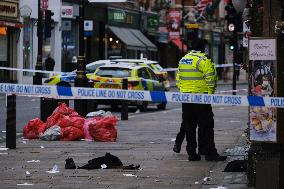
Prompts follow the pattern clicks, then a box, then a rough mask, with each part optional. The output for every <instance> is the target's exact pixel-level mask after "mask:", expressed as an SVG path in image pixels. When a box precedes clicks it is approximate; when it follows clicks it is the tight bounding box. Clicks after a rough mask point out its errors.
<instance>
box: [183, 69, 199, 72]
mask: <svg viewBox="0 0 284 189" xmlns="http://www.w3.org/2000/svg"><path fill="white" fill-rule="evenodd" d="M179 71H180V72H199V70H198V69H194V70H193V69H179Z"/></svg>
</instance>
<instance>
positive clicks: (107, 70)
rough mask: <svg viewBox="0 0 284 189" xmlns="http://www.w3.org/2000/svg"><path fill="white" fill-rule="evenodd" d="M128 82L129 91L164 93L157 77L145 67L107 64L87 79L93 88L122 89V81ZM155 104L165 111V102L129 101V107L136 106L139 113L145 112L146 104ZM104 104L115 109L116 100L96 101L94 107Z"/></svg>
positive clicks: (163, 88)
mask: <svg viewBox="0 0 284 189" xmlns="http://www.w3.org/2000/svg"><path fill="white" fill-rule="evenodd" d="M124 78H126V79H127V80H128V89H129V90H147V91H166V88H165V86H164V84H163V82H162V81H161V79H159V77H157V75H156V74H155V73H154V72H153V70H152V69H150V68H149V67H148V66H146V65H140V64H125V63H117V64H108V65H104V66H100V67H99V68H97V70H96V71H95V73H94V74H92V75H91V76H90V77H89V79H90V80H92V81H93V82H94V87H95V88H109V89H122V80H123V79H124ZM149 103H151V104H155V105H157V108H158V109H159V110H164V109H166V102H147V101H130V102H129V105H134V106H137V108H138V109H139V110H140V111H146V110H147V106H148V104H149ZM99 104H104V105H111V106H112V107H116V106H118V105H119V101H118V100H96V101H95V105H96V106H97V105H99Z"/></svg>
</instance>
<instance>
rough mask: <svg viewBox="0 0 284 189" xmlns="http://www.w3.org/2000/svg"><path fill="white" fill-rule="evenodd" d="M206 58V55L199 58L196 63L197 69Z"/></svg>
mask: <svg viewBox="0 0 284 189" xmlns="http://www.w3.org/2000/svg"><path fill="white" fill-rule="evenodd" d="M204 58H206V57H205V56H202V57H200V58H199V60H198V61H197V63H196V68H197V69H199V64H200V63H201V61H202V60H203V59H204Z"/></svg>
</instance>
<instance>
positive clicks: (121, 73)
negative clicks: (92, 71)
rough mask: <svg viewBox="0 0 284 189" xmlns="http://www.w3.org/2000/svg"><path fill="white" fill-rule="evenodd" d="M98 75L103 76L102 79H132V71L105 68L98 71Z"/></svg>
mask: <svg viewBox="0 0 284 189" xmlns="http://www.w3.org/2000/svg"><path fill="white" fill-rule="evenodd" d="M96 75H97V76H101V77H118V78H124V77H130V76H131V69H128V68H115V67H112V68H109V67H104V68H100V69H99V70H98V71H97V73H96Z"/></svg>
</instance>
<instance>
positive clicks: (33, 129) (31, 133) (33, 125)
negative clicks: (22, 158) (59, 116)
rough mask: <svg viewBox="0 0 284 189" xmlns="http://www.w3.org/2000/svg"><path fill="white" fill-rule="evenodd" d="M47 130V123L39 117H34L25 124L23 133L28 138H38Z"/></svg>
mask: <svg viewBox="0 0 284 189" xmlns="http://www.w3.org/2000/svg"><path fill="white" fill-rule="evenodd" d="M45 130H46V124H45V123H44V122H42V121H41V120H40V119H39V118H35V119H32V120H30V121H29V122H28V124H27V125H25V126H24V129H23V135H24V138H26V139H38V137H39V135H40V134H43V133H44V131H45Z"/></svg>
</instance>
